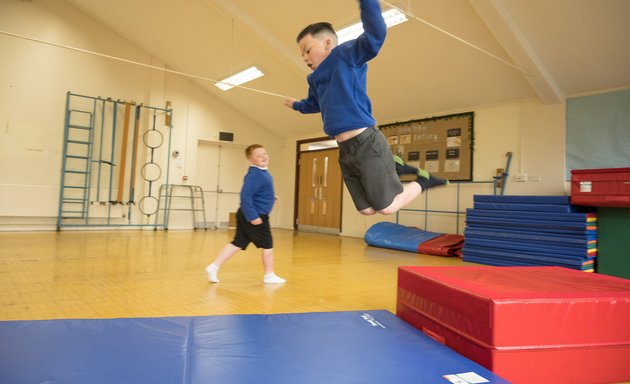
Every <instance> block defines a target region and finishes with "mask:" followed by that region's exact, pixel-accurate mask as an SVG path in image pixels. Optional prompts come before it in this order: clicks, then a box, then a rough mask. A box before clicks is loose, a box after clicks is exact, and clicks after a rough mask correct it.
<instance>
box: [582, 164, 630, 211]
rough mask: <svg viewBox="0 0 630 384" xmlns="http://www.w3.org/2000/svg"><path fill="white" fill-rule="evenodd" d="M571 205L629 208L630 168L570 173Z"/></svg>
mask: <svg viewBox="0 0 630 384" xmlns="http://www.w3.org/2000/svg"><path fill="white" fill-rule="evenodd" d="M571 204H575V205H589V206H593V207H621V208H624V207H630V168H602V169H579V170H573V171H571Z"/></svg>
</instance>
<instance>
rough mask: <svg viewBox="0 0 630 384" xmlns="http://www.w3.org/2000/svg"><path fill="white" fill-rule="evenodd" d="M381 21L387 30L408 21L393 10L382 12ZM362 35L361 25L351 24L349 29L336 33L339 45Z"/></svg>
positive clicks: (400, 13)
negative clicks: (382, 20)
mask: <svg viewBox="0 0 630 384" xmlns="http://www.w3.org/2000/svg"><path fill="white" fill-rule="evenodd" d="M383 19H385V25H387V28H390V27H393V26H394V25H398V24H400V23H404V22H405V21H407V20H408V19H407V16H405V14H404V13H402V12H400V11H399V10H397V9H395V8H392V9H390V10H387V11H385V12H383ZM362 33H363V23H356V24H352V25H351V26H349V27H346V28H344V29H341V30H339V31H337V37H338V40H339V44H341V43H343V42H346V41H349V40H353V39H356V38H357V37H359V35H360V34H362Z"/></svg>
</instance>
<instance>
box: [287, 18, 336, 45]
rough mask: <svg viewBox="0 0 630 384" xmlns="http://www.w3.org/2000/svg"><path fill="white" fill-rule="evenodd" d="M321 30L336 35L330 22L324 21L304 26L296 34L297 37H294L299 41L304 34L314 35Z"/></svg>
mask: <svg viewBox="0 0 630 384" xmlns="http://www.w3.org/2000/svg"><path fill="white" fill-rule="evenodd" d="M322 32H327V33H330V34H332V35H335V36H337V33H335V29H334V28H333V26H332V24H330V23H327V22H325V21H324V22H320V23H314V24H311V25H309V26H307V27H306V28H304V29H303V30H302V32H300V33H299V34H298V36H297V39H295V41H296V42H297V43H299V42H300V40H302V38H303V37H304V36H307V35H311V36H315V35H318V34H320V33H322Z"/></svg>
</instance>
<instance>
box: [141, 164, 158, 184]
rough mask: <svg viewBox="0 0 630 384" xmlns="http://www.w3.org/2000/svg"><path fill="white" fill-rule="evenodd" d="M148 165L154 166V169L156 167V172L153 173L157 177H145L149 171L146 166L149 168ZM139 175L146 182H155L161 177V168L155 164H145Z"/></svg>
mask: <svg viewBox="0 0 630 384" xmlns="http://www.w3.org/2000/svg"><path fill="white" fill-rule="evenodd" d="M150 165H154V166H155V167H157V172H155V173H157V175H156V176H155V177H152V178H149V176H148V175H147V173H148V172H149V171H150V170H151V169H149V168H147V166H150ZM140 174H141V175H142V178H143V179H145V180H146V181H155V180H157V179H159V178H160V177H161V176H162V168H160V166H159V165H157V164H156V163H146V164H144V165H143V166H142V169H140Z"/></svg>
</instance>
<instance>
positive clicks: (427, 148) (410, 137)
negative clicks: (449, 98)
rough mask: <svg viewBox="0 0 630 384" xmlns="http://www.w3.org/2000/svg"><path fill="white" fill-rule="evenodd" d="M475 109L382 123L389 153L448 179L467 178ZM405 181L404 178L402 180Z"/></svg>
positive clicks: (469, 174)
mask: <svg viewBox="0 0 630 384" xmlns="http://www.w3.org/2000/svg"><path fill="white" fill-rule="evenodd" d="M473 120H474V112H467V113H459V114H453V115H446V116H436V117H431V118H427V119H419V120H411V121H405V122H397V123H393V124H385V125H381V126H379V129H380V130H381V132H382V133H383V135H385V138H386V139H387V142H388V143H389V145H390V146H391V148H392V153H394V154H396V155H398V156H400V157H401V158H402V159H404V160H405V161H406V162H407V163H408V164H409V165H411V166H414V167H418V168H424V169H426V170H427V171H429V172H430V173H431V174H435V175H436V176H438V177H442V178H447V179H449V180H451V181H470V180H472V179H473V175H472V160H473V158H472V155H473V137H474V136H473ZM403 180H404V179H403Z"/></svg>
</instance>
